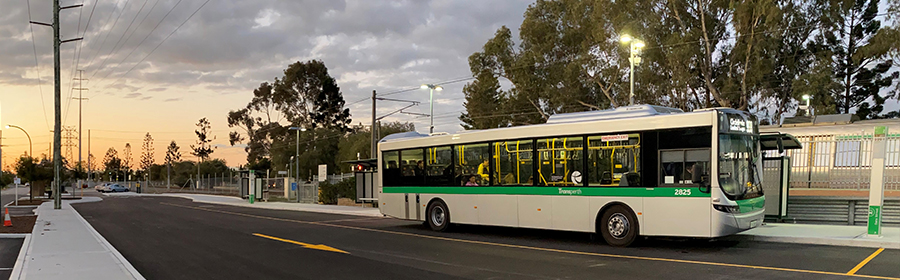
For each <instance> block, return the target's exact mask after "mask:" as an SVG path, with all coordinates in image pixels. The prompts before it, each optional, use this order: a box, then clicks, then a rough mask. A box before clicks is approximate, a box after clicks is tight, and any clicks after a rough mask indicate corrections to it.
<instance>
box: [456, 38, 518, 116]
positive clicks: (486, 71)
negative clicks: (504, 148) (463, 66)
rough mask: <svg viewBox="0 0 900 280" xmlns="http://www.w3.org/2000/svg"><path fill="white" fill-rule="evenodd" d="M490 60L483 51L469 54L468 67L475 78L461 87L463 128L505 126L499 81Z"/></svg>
mask: <svg viewBox="0 0 900 280" xmlns="http://www.w3.org/2000/svg"><path fill="white" fill-rule="evenodd" d="M491 62H492V61H491V60H490V58H489V57H487V56H486V55H485V54H484V53H475V54H472V55H471V56H469V67H470V68H471V70H472V73H477V74H475V80H474V81H472V82H471V83H469V84H467V85H465V86H464V87H463V93H464V94H465V96H466V101H465V102H463V106H464V107H465V108H466V112H465V113H462V114H461V115H460V116H459V120H460V121H462V122H463V128H465V129H487V128H498V127H503V126H505V125H506V124H507V123H508V122H509V120H508V119H507V116H506V115H505V114H502V113H500V112H501V106H502V105H501V104H504V103H506V102H504V100H503V92H502V91H500V81H498V80H497V76H496V75H495V74H494V72H493V70H492V69H493V67H491V66H490V63H491Z"/></svg>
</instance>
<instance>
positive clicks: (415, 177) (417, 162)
mask: <svg viewBox="0 0 900 280" xmlns="http://www.w3.org/2000/svg"><path fill="white" fill-rule="evenodd" d="M400 159H401V165H400V173H401V176H400V180H401V182H400V184H401V185H403V186H423V185H424V184H425V154H424V152H423V149H409V150H402V151H400Z"/></svg>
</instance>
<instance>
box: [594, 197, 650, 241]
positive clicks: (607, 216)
mask: <svg viewBox="0 0 900 280" xmlns="http://www.w3.org/2000/svg"><path fill="white" fill-rule="evenodd" d="M594 230H595V231H596V233H597V234H598V235H600V236H601V237H603V240H604V241H606V243H607V244H609V245H611V246H616V247H627V246H629V245H631V244H632V243H634V241H635V240H637V239H638V237H639V236H640V224H639V223H638V219H637V215H635V212H634V210H633V209H631V207H629V206H628V205H627V204H625V203H622V202H611V203H608V204H606V205H604V206H603V207H602V208H601V209H600V211H598V213H597V217H596V219H595V226H594Z"/></svg>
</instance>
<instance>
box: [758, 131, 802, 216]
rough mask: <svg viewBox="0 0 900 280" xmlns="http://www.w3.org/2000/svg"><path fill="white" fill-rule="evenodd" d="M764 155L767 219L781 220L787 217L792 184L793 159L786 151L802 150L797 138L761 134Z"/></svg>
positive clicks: (785, 135) (787, 135) (788, 135)
mask: <svg viewBox="0 0 900 280" xmlns="http://www.w3.org/2000/svg"><path fill="white" fill-rule="evenodd" d="M759 146H760V149H762V151H763V152H764V154H763V159H762V160H763V178H762V179H763V180H762V188H763V193H764V194H765V195H766V206H765V214H766V217H767V218H774V219H776V220H780V219H782V218H784V216H787V198H788V189H789V187H790V182H791V158H790V157H788V156H785V152H784V151H785V150H794V149H800V148H802V145H800V142H799V141H797V138H794V136H792V135H790V134H785V133H767V134H760V136H759ZM770 151H771V152H770Z"/></svg>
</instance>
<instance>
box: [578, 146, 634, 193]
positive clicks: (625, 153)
mask: <svg viewBox="0 0 900 280" xmlns="http://www.w3.org/2000/svg"><path fill="white" fill-rule="evenodd" d="M587 139H588V143H587V150H588V154H587V168H588V174H587V177H586V178H587V180H588V181H587V183H588V186H592V187H640V186H641V175H640V172H641V136H640V134H638V133H631V134H613V135H598V136H590V137H588V138H587Z"/></svg>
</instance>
